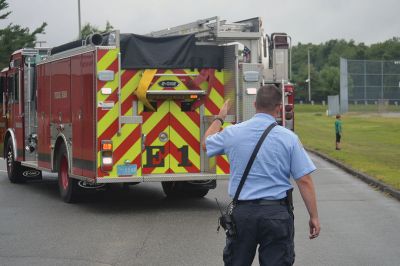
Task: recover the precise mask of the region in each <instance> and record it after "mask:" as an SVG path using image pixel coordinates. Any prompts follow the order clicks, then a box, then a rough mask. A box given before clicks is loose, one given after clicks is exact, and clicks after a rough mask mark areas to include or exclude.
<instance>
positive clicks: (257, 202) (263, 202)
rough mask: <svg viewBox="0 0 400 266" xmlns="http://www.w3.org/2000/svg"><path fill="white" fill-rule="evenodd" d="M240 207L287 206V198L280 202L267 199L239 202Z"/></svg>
mask: <svg viewBox="0 0 400 266" xmlns="http://www.w3.org/2000/svg"><path fill="white" fill-rule="evenodd" d="M238 205H267V206H270V205H285V206H286V205H287V201H286V198H283V199H280V200H267V199H255V200H238Z"/></svg>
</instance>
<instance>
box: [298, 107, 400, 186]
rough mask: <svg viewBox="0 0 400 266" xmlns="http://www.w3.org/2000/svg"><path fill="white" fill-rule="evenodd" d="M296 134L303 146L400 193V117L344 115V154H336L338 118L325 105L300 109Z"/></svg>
mask: <svg viewBox="0 0 400 266" xmlns="http://www.w3.org/2000/svg"><path fill="white" fill-rule="evenodd" d="M295 108H296V109H295V110H296V117H295V119H296V120H295V132H296V133H297V134H298V135H299V137H300V139H301V141H302V143H303V145H304V146H305V147H309V148H311V149H314V150H317V151H319V152H322V153H324V154H326V155H328V156H329V157H331V158H334V159H336V160H338V161H341V162H343V163H345V164H347V165H349V166H351V167H353V168H354V169H358V170H360V171H362V172H364V173H366V174H368V175H371V176H373V177H375V178H376V179H378V180H381V181H383V182H384V183H387V184H389V185H391V186H393V187H394V188H396V189H400V116H399V117H383V116H380V115H378V114H367V115H366V114H365V113H363V114H360V113H347V114H344V115H342V121H343V136H342V145H341V148H342V150H340V151H337V150H335V129H334V122H335V117H328V116H326V107H324V106H321V105H314V106H311V105H299V104H298V105H296V107H295Z"/></svg>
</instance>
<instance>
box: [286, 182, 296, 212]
mask: <svg viewBox="0 0 400 266" xmlns="http://www.w3.org/2000/svg"><path fill="white" fill-rule="evenodd" d="M286 204H287V206H288V209H289V212H291V213H293V210H294V205H293V188H291V189H289V190H287V191H286Z"/></svg>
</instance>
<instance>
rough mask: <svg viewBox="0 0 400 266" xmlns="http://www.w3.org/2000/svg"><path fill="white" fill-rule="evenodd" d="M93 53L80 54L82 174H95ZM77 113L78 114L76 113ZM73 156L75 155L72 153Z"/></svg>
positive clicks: (86, 175)
mask: <svg viewBox="0 0 400 266" xmlns="http://www.w3.org/2000/svg"><path fill="white" fill-rule="evenodd" d="M94 62H95V54H94V52H90V53H87V54H83V55H82V60H81V67H82V73H81V74H82V99H83V101H82V104H81V110H82V111H81V114H80V115H81V118H80V121H81V122H80V125H81V130H82V146H81V162H80V165H81V166H82V176H85V177H90V178H95V176H96V140H95V136H96V134H95V129H96V120H95V116H94V114H95V101H96V99H95V64H94ZM78 115H79V114H78ZM74 157H75V155H74Z"/></svg>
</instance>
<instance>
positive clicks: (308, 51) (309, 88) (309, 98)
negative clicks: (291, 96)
mask: <svg viewBox="0 0 400 266" xmlns="http://www.w3.org/2000/svg"><path fill="white" fill-rule="evenodd" d="M307 54H308V101H309V102H311V77H310V47H308V49H307Z"/></svg>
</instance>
